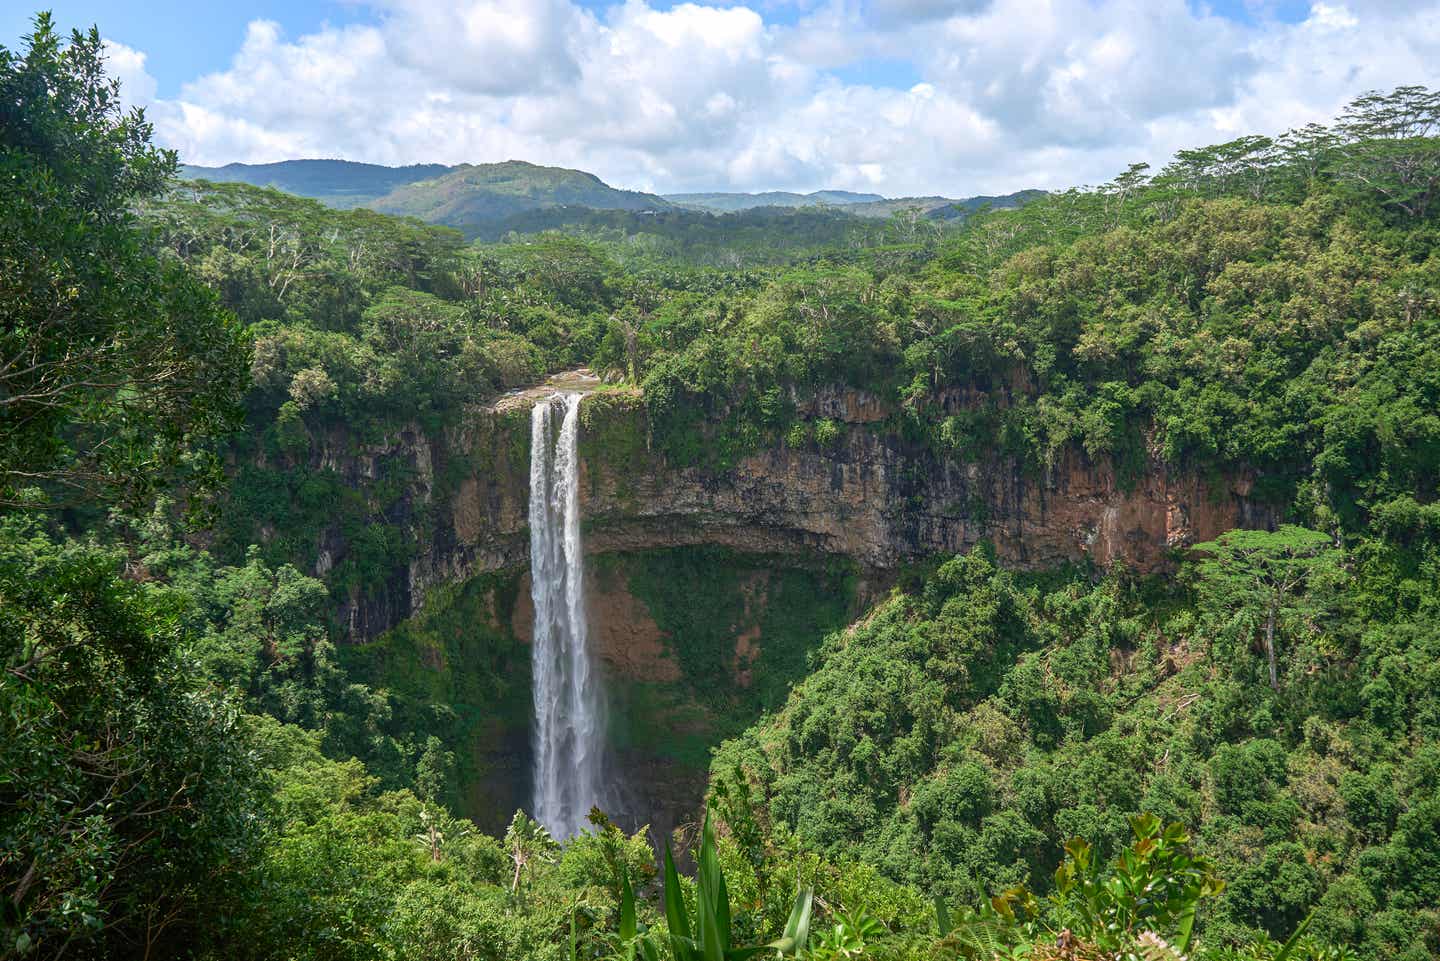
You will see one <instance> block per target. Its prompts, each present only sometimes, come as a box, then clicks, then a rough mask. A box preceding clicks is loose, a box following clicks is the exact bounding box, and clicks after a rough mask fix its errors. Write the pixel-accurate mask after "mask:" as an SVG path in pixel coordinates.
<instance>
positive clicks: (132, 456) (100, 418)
mask: <svg viewBox="0 0 1440 961" xmlns="http://www.w3.org/2000/svg"><path fill="white" fill-rule="evenodd" d="M27 41H28V49H27V50H26V51H25V52H24V54H23V55H22V54H19V53H16V52H14V51H11V50H8V49H6V48H4V47H0V183H3V185H4V186H3V189H0V278H3V279H0V505H13V504H15V503H17V501H18V500H19V498H20V491H22V490H23V489H25V488H29V487H40V488H42V489H43V490H44V491H45V501H44V503H45V505H46V506H60V505H63V504H66V503H71V502H74V501H76V500H81V499H105V500H120V501H125V500H129V501H132V502H137V501H143V499H144V496H145V495H147V494H148V493H150V492H153V491H154V490H156V489H158V488H159V487H160V486H162V485H163V484H164V483H165V482H166V480H167V479H169V478H172V477H174V476H175V475H177V474H178V473H180V472H182V471H185V470H191V469H193V468H194V466H195V461H193V460H187V458H186V454H187V453H188V452H189V451H190V450H191V448H192V446H193V444H192V438H193V437H194V436H195V435H196V434H205V433H211V432H215V431H218V430H221V429H223V428H225V427H227V426H228V425H229V424H230V423H231V422H232V418H233V417H234V415H235V413H236V401H237V400H238V397H239V395H240V392H241V391H242V390H243V388H244V385H245V376H246V373H245V372H246V366H247V365H246V359H247V358H246V349H245V345H244V342H243V339H242V338H241V336H240V333H239V331H238V329H237V328H236V326H235V324H234V323H233V321H232V320H231V319H230V318H229V317H228V316H227V315H226V314H225V313H224V312H223V311H222V310H220V308H219V307H218V306H217V305H216V301H215V298H214V296H213V295H212V294H210V292H209V291H207V290H206V289H205V287H204V286H203V285H201V284H200V283H199V282H198V281H197V280H195V279H194V278H193V277H191V276H190V274H189V273H188V272H187V271H186V270H185V269H184V267H183V266H182V265H180V264H179V263H177V262H175V261H174V260H173V259H162V258H161V257H159V256H157V255H156V250H155V245H154V244H153V243H152V240H151V237H150V235H149V234H148V233H147V232H146V231H145V230H143V229H142V228H141V226H140V225H139V222H138V220H137V218H136V215H135V213H134V206H135V204H136V203H137V202H138V201H140V200H142V199H144V198H146V197H152V196H155V195H156V194H158V193H159V192H160V191H161V190H162V189H164V187H165V185H166V184H167V183H168V181H169V179H170V178H171V176H172V175H173V173H174V171H175V155H174V153H173V152H171V151H167V150H161V149H158V148H156V147H155V146H153V145H152V144H151V142H150V137H151V126H150V124H148V123H147V122H146V121H145V118H144V114H143V113H142V112H141V111H139V110H131V111H129V112H125V111H123V110H122V109H121V106H120V100H119V83H118V81H115V80H110V79H107V78H106V76H105V69H104V56H103V46H102V43H101V40H100V35H99V32H98V31H97V30H95V29H93V28H92V29H91V30H90V32H89V33H85V34H82V33H80V32H78V31H77V32H75V33H73V34H72V35H71V37H70V40H69V41H68V43H66V42H62V41H61V39H60V38H59V36H58V35H57V34H56V32H55V29H54V27H53V25H52V23H51V20H50V17H49V15H48V14H41V15H40V16H38V17H37V18H36V20H35V31H34V33H33V34H31V35H30V36H29V37H28V38H27Z"/></svg>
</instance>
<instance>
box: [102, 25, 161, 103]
mask: <svg viewBox="0 0 1440 961" xmlns="http://www.w3.org/2000/svg"><path fill="white" fill-rule="evenodd" d="M104 55H105V70H106V72H107V73H108V74H109V75H110V76H112V77H114V78H115V79H117V80H119V81H120V96H121V98H122V99H123V100H124V101H125V104H126V105H127V106H135V107H143V106H145V105H146V104H148V103H150V102H151V101H152V100H154V99H155V88H156V85H155V78H154V77H152V76H150V74H149V72H148V71H146V69H145V54H143V53H141V52H140V51H139V50H135V49H133V48H131V47H127V46H125V44H123V43H116V42H115V41H114V40H106V41H104Z"/></svg>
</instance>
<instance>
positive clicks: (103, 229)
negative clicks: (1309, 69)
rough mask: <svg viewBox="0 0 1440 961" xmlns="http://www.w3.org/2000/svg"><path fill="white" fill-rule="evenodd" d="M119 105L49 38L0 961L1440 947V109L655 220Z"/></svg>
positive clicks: (545, 184) (614, 205) (733, 202)
mask: <svg viewBox="0 0 1440 961" xmlns="http://www.w3.org/2000/svg"><path fill="white" fill-rule="evenodd" d="M687 6H688V5H687ZM637 11H638V8H635V9H630V8H627V11H622V12H621V13H615V14H614V17H613V18H612V19H611V20H607V21H605V24H604V26H603V27H602V25H601V21H600V20H599V19H596V20H593V21H589V20H587V21H585V23H586V24H587V26H586V27H585V29H586V30H590V31H601V30H602V29H603V30H613V29H618V26H617V25H618V24H620V18H622V15H623V16H630V15H638V14H637ZM711 12H712V13H714V12H715V11H711ZM693 13H695V11H694V10H689V11H687V12H686V15H690V14H693ZM650 14H651V15H653V16H655V17H660V16H662V14H661V13H659V12H655V11H650ZM670 15H671V14H670V13H668V12H667V13H665V14H663V16H670ZM735 15H736V16H738V17H740V19H741V20H742V21H743V22H744V23H749V22H750V21H749V20H747V19H745V15H746V11H743V10H742V11H738V13H736V14H735ZM395 16H399V14H398V13H397V14H395ZM753 16H754V17H755V18H756V19H757V20H758V14H755V15H753ZM387 22H388V21H387ZM727 22H728V21H727ZM737 22H738V21H737ZM742 25H743V23H742ZM275 29H278V28H275ZM370 29H371V28H363V27H356V28H355V29H354V30H353V31H352V32H351V34H347V35H348V36H352V37H360V38H362V39H363V38H371V39H373V38H374V37H375V36H378V35H379V34H377V33H373V32H367V31H368V30H370ZM379 29H380V27H374V28H373V30H377V31H378V30H379ZM267 31H271V32H267ZM252 34H253V37H252V41H253V43H252V46H253V47H254V48H255V50H260V49H261V48H264V46H265V44H269V43H272V42H273V43H278V42H279V41H278V40H275V39H274V37H276V36H278V34H275V33H274V32H273V30H272V28H271V27H266V26H264V25H263V24H262V25H261V26H260V27H256V28H254V29H253V30H252ZM247 42H251V41H247ZM677 42H678V41H677ZM107 44H109V45H107ZM247 49H249V48H247ZM107 51H109V55H110V56H112V57H120V58H122V59H121V60H120V62H121V63H122V65H123V64H125V63H129V64H130V67H129V68H127V69H132V70H133V68H134V58H132V59H131V61H125V60H123V56H124V50H123V49H121V48H119V47H116V46H114V45H113V44H112V43H111V42H110V41H107V40H102V38H101V36H100V34H99V33H98V32H95V33H93V34H79V33H77V34H75V35H74V36H72V37H71V38H70V39H69V40H65V39H64V38H63V37H60V36H58V35H57V34H56V32H55V31H54V29H53V26H52V22H51V19H50V18H49V17H48V16H45V15H42V16H41V17H39V18H37V20H36V21H35V35H34V36H33V37H27V39H26V42H25V45H24V50H23V51H18V50H17V51H10V50H8V49H6V48H3V47H0V93H3V95H4V96H3V97H0V106H4V107H5V109H3V110H0V133H3V134H4V139H3V140H0V170H3V171H4V172H5V173H4V176H5V177H6V178H8V179H7V180H6V182H7V183H8V184H10V185H11V186H12V187H13V189H11V190H8V191H6V192H5V193H4V195H3V197H0V277H3V278H4V281H3V282H0V320H3V324H0V661H3V669H0V903H3V905H4V912H3V914H0V957H12V956H13V957H17V958H47V959H48V958H61V957H67V958H68V957H86V958H89V957H94V958H121V957H147V958H176V959H193V961H218V959H220V958H226V959H240V961H247V959H251V961H270V959H279V958H285V959H296V961H300V959H303V961H397V959H406V961H409V959H419V961H431V959H433V961H454V959H465V961H481V959H483V961H578V959H581V958H585V959H590V961H637V959H643V961H661V959H668V961H725V959H731V961H735V959H739V958H745V957H762V956H763V957H782V958H783V957H794V958H809V959H813V961H845V959H874V961H928V959H932V958H940V959H956V961H959V959H965V961H991V959H1001V958H1007V959H1021V958H1024V959H1029V961H1382V959H1383V961H1389V959H1400V961H1422V959H1424V958H1429V957H1433V956H1435V955H1436V953H1437V952H1440V912H1437V908H1436V905H1437V904H1440V801H1437V798H1440V696H1437V694H1436V692H1437V690H1440V627H1437V625H1440V618H1437V612H1440V485H1437V478H1440V414H1437V411H1440V220H1437V214H1436V211H1437V210H1440V205H1437V204H1435V203H1434V201H1435V199H1436V196H1437V194H1440V174H1437V173H1436V171H1440V94H1435V93H1432V92H1430V91H1429V90H1427V89H1426V88H1423V87H1413V86H1412V87H1399V88H1396V89H1394V90H1392V91H1391V92H1389V93H1370V94H1363V95H1360V96H1359V97H1357V98H1356V99H1354V100H1353V101H1351V102H1350V103H1349V105H1348V106H1347V107H1346V108H1345V109H1344V111H1343V113H1341V114H1340V115H1339V116H1338V117H1337V118H1336V119H1335V120H1334V121H1333V122H1331V123H1329V124H1327V125H1319V124H1310V125H1308V126H1304V127H1298V128H1295V129H1291V130H1288V131H1285V132H1279V131H1272V132H1270V133H1268V134H1265V135H1261V134H1256V135H1253V136H1247V137H1243V138H1240V139H1238V140H1233V141H1230V142H1226V143H1222V144H1217V145H1215V146H1211V147H1196V148H1193V149H1187V150H1182V151H1180V152H1179V153H1177V154H1176V155H1175V156H1174V158H1173V159H1171V160H1170V161H1169V162H1168V163H1167V164H1166V165H1164V166H1163V167H1161V168H1159V169H1156V170H1153V171H1152V170H1151V169H1150V168H1149V167H1148V166H1147V165H1145V164H1135V165H1133V166H1131V167H1130V168H1128V169H1127V170H1126V171H1125V172H1123V173H1120V174H1118V175H1116V176H1115V178H1114V179H1113V180H1111V181H1109V182H1106V183H1104V184H1102V185H1100V186H1098V187H1086V188H1079V187H1077V188H1072V189H1057V190H1048V191H1040V190H1019V191H1017V192H1014V193H1008V194H994V195H989V194H986V195H979V194H978V193H977V195H975V196H971V197H969V198H966V199H950V198H947V197H942V196H933V197H901V198H887V197H886V196H884V195H882V194H880V193H870V192H866V191H851V190H827V189H809V188H807V189H803V190H794V191H788V190H761V189H755V190H741V189H735V190H715V191H707V192H703V193H702V192H697V191H688V192H684V193H668V194H663V195H662V194H658V193H649V192H642V191H632V190H626V189H621V188H617V187H612V186H611V185H610V184H608V183H606V182H604V181H602V180H601V179H600V178H599V177H597V176H595V175H593V174H590V173H587V172H585V171H582V170H575V169H569V168H563V167H556V166H546V165H542V164H535V163H528V162H524V161H517V160H511V161H506V162H503V163H475V164H460V165H455V166H450V165H442V164H436V163H419V164H413V165H410V166H403V167H389V166H383V165H379V164H367V163H358V162H350V161H342V160H286V161H279V162H274V163H264V164H253V165H247V164H230V165H224V166H213V167H204V166H189V165H185V166H182V165H180V163H179V159H180V158H179V157H178V156H177V154H176V153H175V152H173V151H170V150H167V149H164V148H162V147H160V146H158V145H157V141H155V140H154V139H152V138H154V137H155V136H156V132H155V131H156V129H157V128H155V127H152V126H151V125H150V124H149V122H148V121H147V120H146V119H145V115H144V114H143V113H140V112H138V111H132V110H130V109H129V107H128V106H127V105H126V102H124V101H122V100H121V99H120V94H119V89H120V88H119V87H118V86H116V85H113V84H110V83H108V81H106V80H105V79H104V78H105V77H106V73H105V67H104V64H105V62H106V59H105V58H106V56H107ZM251 53H252V54H254V50H252V51H251ZM247 55H248V54H247ZM255 55H258V54H255ZM141 62H142V66H143V58H141ZM537 82H538V81H537ZM203 86H204V85H203V84H199V85H197V86H194V87H192V88H187V93H186V95H187V96H190V95H198V94H197V93H196V91H199V90H201V88H202V87H203ZM826 89H827V90H830V89H831V88H830V87H827V88H826ZM927 90H928V91H929V92H926V91H927ZM933 92H934V90H933V88H930V87H928V85H912V90H911V93H912V95H913V96H914V97H915V98H917V99H918V98H921V97H922V96H923V97H929V96H930V95H931V94H933ZM492 95H493V94H491V93H486V94H485V95H484V96H487V97H488V96H492ZM866 96H870V94H866ZM436 102H437V103H438V102H439V101H438V100H437V101H436ZM476 102H479V101H476ZM726 103H727V102H726V101H725V100H722V99H716V100H714V102H713V108H714V109H715V110H716V111H722V110H723V109H729V108H727V107H726ZM707 109H708V108H707ZM656 116H660V117H662V118H664V117H669V116H670V114H668V113H667V112H666V111H664V110H660V111H658V113H657V114H656ZM597 169H598V168H597ZM856 169H859V170H861V171H862V172H867V173H866V175H867V176H868V175H869V173H874V170H872V168H871V165H868V164H865V165H863V166H862V167H861V168H856ZM798 176H799V175H796V177H797V178H798ZM857 176H858V175H857ZM876 176H878V174H876ZM844 182H845V183H852V182H855V181H854V179H853V178H852V180H847V181H844ZM777 183H780V184H782V185H783V184H789V183H802V184H803V183H805V181H803V180H800V179H793V180H777ZM823 183H824V181H820V182H819V183H818V184H812V186H823ZM702 185H704V184H702ZM745 185H746V184H744V183H742V184H741V186H745ZM932 189H933V188H932ZM897 192H899V191H897Z"/></svg>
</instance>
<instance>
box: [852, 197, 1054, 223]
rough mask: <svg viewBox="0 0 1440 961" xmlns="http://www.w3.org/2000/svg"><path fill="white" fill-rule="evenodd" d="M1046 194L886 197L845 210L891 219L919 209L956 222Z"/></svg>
mask: <svg viewBox="0 0 1440 961" xmlns="http://www.w3.org/2000/svg"><path fill="white" fill-rule="evenodd" d="M1044 195H1045V191H1043V190H1017V191H1016V192H1015V193H1013V194H1001V195H999V196H989V195H983V196H979V197H966V198H964V199H963V200H956V199H954V198H952V197H896V198H893V199H888V200H887V199H885V198H883V197H882V198H881V199H879V200H877V201H871V202H868V203H855V204H850V205H849V206H847V207H846V208H845V212H846V213H847V214H854V215H855V216H857V217H890V216H892V215H894V214H895V213H897V212H899V211H902V210H915V209H918V210H919V211H920V212H921V213H922V214H923V215H924V216H925V218H926V219H928V220H954V219H955V218H957V217H963V216H965V215H966V214H971V213H974V212H975V211H977V210H979V209H981V208H982V207H986V206H989V207H992V208H995V209H997V210H998V209H1003V208H1006V207H1019V206H1020V205H1022V204H1025V203H1029V202H1030V201H1032V200H1035V199H1036V198H1038V197H1043V196H1044Z"/></svg>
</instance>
